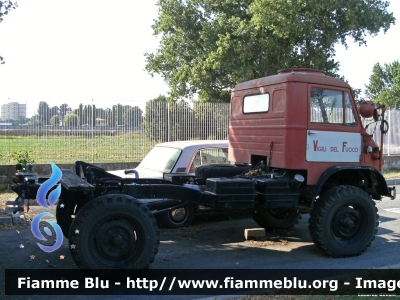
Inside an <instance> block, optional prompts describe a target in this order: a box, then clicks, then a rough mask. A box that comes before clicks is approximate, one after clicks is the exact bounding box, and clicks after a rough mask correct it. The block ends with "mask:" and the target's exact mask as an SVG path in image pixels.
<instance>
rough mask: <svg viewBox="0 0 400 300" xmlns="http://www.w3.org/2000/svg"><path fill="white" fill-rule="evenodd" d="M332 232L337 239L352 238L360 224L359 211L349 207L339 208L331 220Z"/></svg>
mask: <svg viewBox="0 0 400 300" xmlns="http://www.w3.org/2000/svg"><path fill="white" fill-rule="evenodd" d="M332 225H333V232H334V234H335V236H336V237H337V238H339V239H343V240H349V239H352V238H353V237H354V236H355V235H357V233H358V232H359V229H360V226H361V219H360V213H359V212H358V211H357V210H356V209H354V208H351V207H345V208H342V209H340V210H339V212H338V213H337V214H336V216H335V218H334V220H333V224H332Z"/></svg>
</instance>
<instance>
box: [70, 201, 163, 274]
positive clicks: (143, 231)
mask: <svg viewBox="0 0 400 300" xmlns="http://www.w3.org/2000/svg"><path fill="white" fill-rule="evenodd" d="M159 243H160V239H159V231H158V227H157V222H156V221H155V218H154V216H153V214H152V213H151V212H150V210H149V209H148V208H147V207H146V206H145V205H144V204H142V203H140V202H137V201H136V199H135V198H133V197H130V196H127V195H119V194H113V195H111V194H110V195H104V196H100V197H98V198H95V199H93V200H92V201H90V202H89V203H87V204H86V205H84V206H83V207H82V208H81V209H80V210H79V212H78V214H77V215H76V217H75V219H74V221H73V222H72V225H71V229H70V231H69V246H70V250H71V255H72V258H73V259H74V261H75V263H76V264H77V266H78V267H79V268H81V269H146V268H148V267H149V265H150V264H151V263H152V262H153V261H154V258H155V255H156V254H157V252H158V245H159Z"/></svg>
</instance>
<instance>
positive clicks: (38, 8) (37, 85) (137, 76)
mask: <svg viewBox="0 0 400 300" xmlns="http://www.w3.org/2000/svg"><path fill="white" fill-rule="evenodd" d="M156 2H157V1H156V0H146V1H138V0H115V1H105V0H85V1H77V0H68V1H66V0H52V1H48V0H18V8H17V9H15V10H13V11H11V12H10V13H9V15H8V16H5V17H4V20H3V22H1V23H0V55H1V56H3V57H4V59H5V61H6V63H5V64H4V65H0V104H4V103H8V102H19V103H26V104H27V117H31V116H32V115H33V113H34V112H35V111H36V109H37V107H38V104H39V102H40V101H46V102H47V103H48V104H49V105H50V106H55V105H57V106H59V105H61V104H63V103H67V104H69V106H70V107H72V108H77V107H78V104H79V103H83V104H95V105H96V107H103V108H105V107H111V106H112V105H114V104H118V103H121V104H123V105H125V104H129V105H132V106H134V105H139V106H140V107H142V108H143V107H144V104H145V102H146V101H148V100H150V99H153V98H156V97H157V96H158V95H167V93H168V86H167V84H166V83H165V82H164V81H163V79H162V78H161V77H160V76H158V75H155V76H154V77H153V78H152V77H151V76H150V75H149V74H148V73H147V72H146V71H145V70H144V68H145V57H144V53H145V52H148V53H152V52H155V51H156V49H157V46H158V43H159V38H157V37H155V36H153V30H152V28H151V25H152V24H153V23H154V21H153V20H154V19H156V18H157V10H158V8H157V6H156ZM390 3H391V4H390V6H389V8H388V11H390V12H393V13H394V15H395V17H396V18H397V19H398V21H397V23H400V0H391V1H390ZM348 46H349V47H348V49H345V47H344V46H341V45H338V46H337V47H336V60H338V61H339V62H340V65H341V68H340V71H339V74H340V75H343V76H344V77H345V78H346V79H347V80H348V82H349V84H350V85H351V86H352V87H354V88H361V89H364V88H365V87H364V86H365V84H367V83H368V80H369V76H370V75H371V73H372V67H373V65H374V64H375V63H377V62H379V63H381V64H384V63H390V62H393V61H394V60H396V59H400V51H399V50H398V49H399V46H400V25H399V24H396V25H394V26H393V25H392V26H391V28H390V29H389V30H388V31H387V33H386V34H383V32H381V33H379V34H378V36H375V37H373V38H372V37H368V38H367V46H361V47H359V46H358V44H355V43H353V42H352V40H349V41H348Z"/></svg>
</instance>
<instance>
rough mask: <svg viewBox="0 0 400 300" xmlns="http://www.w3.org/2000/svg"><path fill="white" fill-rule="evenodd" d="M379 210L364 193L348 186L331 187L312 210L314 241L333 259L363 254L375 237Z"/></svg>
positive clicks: (311, 224) (311, 231)
mask: <svg viewBox="0 0 400 300" xmlns="http://www.w3.org/2000/svg"><path fill="white" fill-rule="evenodd" d="M377 211H378V210H377V208H376V206H375V202H374V201H373V200H372V199H371V197H370V196H369V195H368V194H367V193H366V192H364V191H363V190H361V189H359V188H356V187H354V186H346V185H345V186H337V187H334V188H331V189H330V190H328V191H327V192H325V193H324V194H323V195H322V196H321V198H320V199H319V200H317V202H316V203H315V206H314V208H313V210H312V211H311V214H310V219H309V230H310V235H311V238H312V240H313V242H314V244H315V245H316V246H317V247H318V248H319V249H320V250H321V251H322V252H324V253H325V254H327V255H329V256H331V257H349V256H356V255H360V254H361V253H362V252H364V251H365V250H366V249H367V247H368V246H369V245H370V244H371V242H372V240H373V239H374V238H375V233H376V232H377V227H378V218H379V215H378V214H377Z"/></svg>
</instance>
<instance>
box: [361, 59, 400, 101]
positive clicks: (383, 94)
mask: <svg viewBox="0 0 400 300" xmlns="http://www.w3.org/2000/svg"><path fill="white" fill-rule="evenodd" d="M365 87H366V90H365V94H366V95H367V96H368V97H369V98H371V100H372V101H374V102H376V103H379V104H383V105H385V106H386V107H387V108H388V109H400V62H399V61H398V60H395V61H394V62H392V63H388V64H384V66H383V67H382V66H381V65H380V64H379V63H377V64H375V65H374V67H373V69H372V75H371V76H370V77H369V84H368V85H365Z"/></svg>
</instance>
